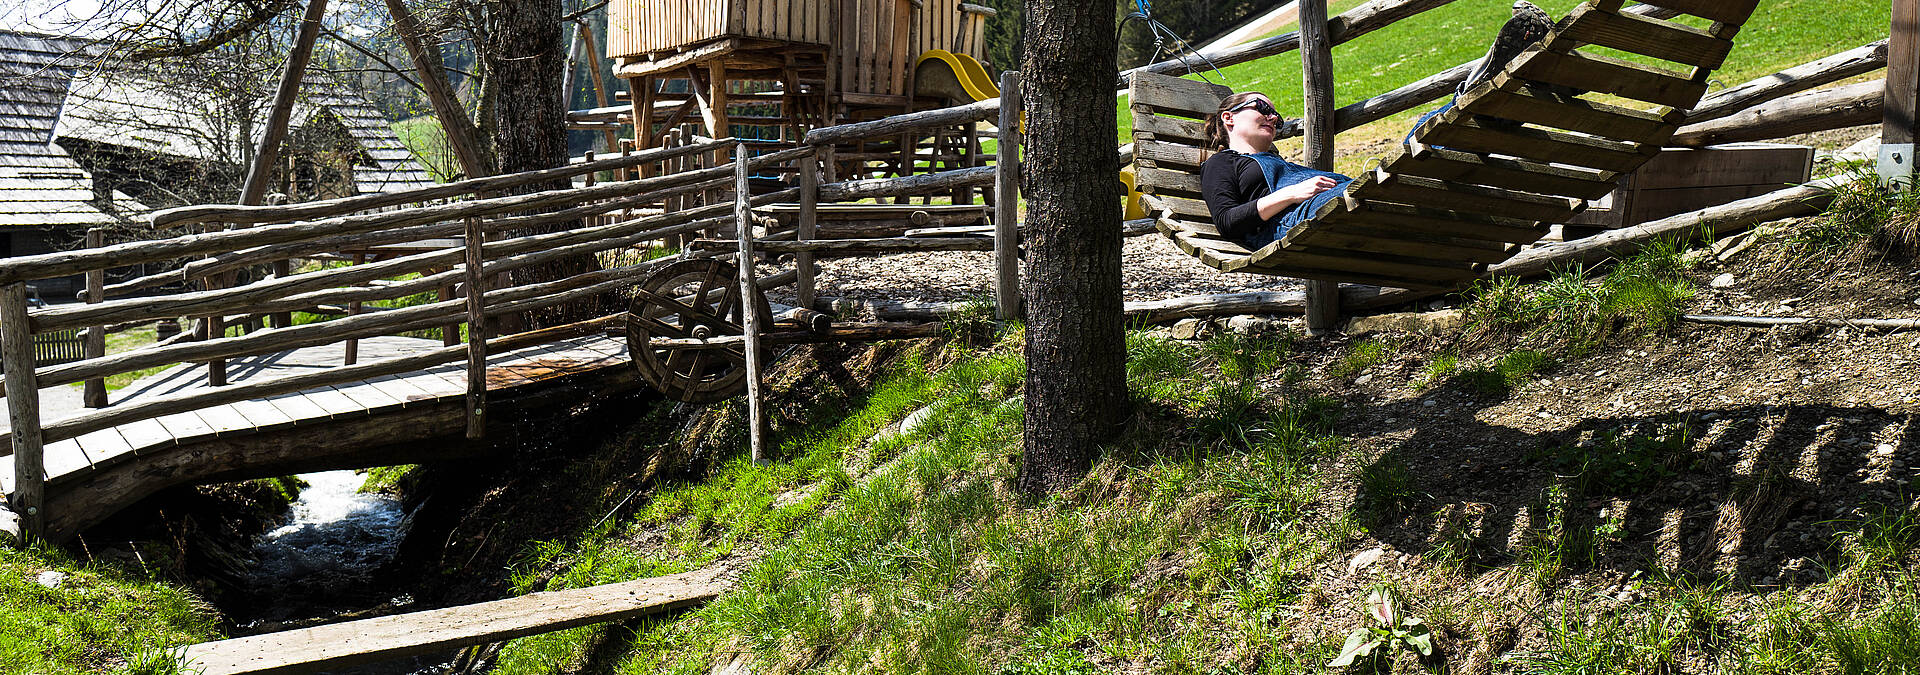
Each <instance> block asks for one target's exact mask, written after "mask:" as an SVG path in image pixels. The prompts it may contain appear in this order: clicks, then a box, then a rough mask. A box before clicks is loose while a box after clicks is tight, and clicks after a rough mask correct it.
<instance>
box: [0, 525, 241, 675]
mask: <svg viewBox="0 0 1920 675" xmlns="http://www.w3.org/2000/svg"><path fill="white" fill-rule="evenodd" d="M45 572H59V573H62V574H64V575H65V577H64V578H63V579H61V580H60V582H59V584H58V585H57V587H55V588H47V587H45V586H42V585H41V584H39V583H37V582H36V579H37V578H38V577H39V576H40V575H41V574H43V573H45ZM214 622H215V619H214V612H213V611H212V609H211V608H209V607H207V606H206V605H205V604H203V603H202V602H201V601H200V600H199V599H197V598H196V597H195V596H194V595H193V594H192V593H191V592H189V591H186V590H183V589H181V588H180V587H178V586H175V585H172V584H169V583H166V582H161V581H155V580H152V579H150V578H148V577H147V575H145V574H143V573H140V572H138V571H130V570H127V569H122V568H120V567H118V566H116V565H111V564H106V563H97V564H85V563H81V562H78V561H75V560H73V559H72V558H70V557H68V556H67V555H65V554H63V553H59V552H55V551H50V550H46V549H33V550H30V551H18V550H13V549H9V548H4V547H0V672H4V673H35V674H36V675H65V674H67V673H76V674H77V673H99V672H107V671H111V670H120V669H127V670H132V671H134V672H140V671H139V669H138V668H137V667H138V666H139V665H141V664H142V663H143V662H146V663H151V662H153V661H154V660H155V657H157V656H158V655H160V653H161V652H160V651H159V648H160V646H175V645H182V644H188V643H193V642H201V641H205V640H210V639H215V638H217V637H219V636H218V634H217V633H216V632H215V627H214Z"/></svg>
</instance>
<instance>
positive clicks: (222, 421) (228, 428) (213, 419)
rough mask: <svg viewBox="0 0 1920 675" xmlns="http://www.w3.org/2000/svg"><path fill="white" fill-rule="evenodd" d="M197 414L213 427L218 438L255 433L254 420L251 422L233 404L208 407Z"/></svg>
mask: <svg viewBox="0 0 1920 675" xmlns="http://www.w3.org/2000/svg"><path fill="white" fill-rule="evenodd" d="M195 412H198V413H200V419H201V420H202V421H204V422H206V423H207V425H208V426H211V427H213V433H214V435H216V436H232V435H234V434H250V433H254V431H255V429H254V426H253V420H249V419H247V416H246V415H242V414H240V411H239V410H235V409H234V407H233V404H231V403H228V404H225V405H216V406H208V407H205V408H201V409H199V410H197V411H195Z"/></svg>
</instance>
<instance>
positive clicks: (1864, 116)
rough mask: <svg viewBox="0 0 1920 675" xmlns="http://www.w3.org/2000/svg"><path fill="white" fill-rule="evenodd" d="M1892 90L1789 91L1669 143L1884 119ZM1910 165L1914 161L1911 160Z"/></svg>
mask: <svg viewBox="0 0 1920 675" xmlns="http://www.w3.org/2000/svg"><path fill="white" fill-rule="evenodd" d="M1887 91H1890V90H1889V89H1888V88H1887V86H1886V83H1885V81H1882V80H1875V81H1871V82H1857V83H1854V84H1848V85H1842V86H1839V87H1834V88H1832V89H1821V90H1818V91H1810V92H1806V93H1803V94H1798V95H1794V96H1789V97H1787V98H1783V99H1780V100H1778V101H1773V102H1771V103H1767V104H1764V105H1761V106H1758V107H1755V108H1749V109H1747V110H1744V111H1741V112H1740V113H1739V114H1736V115H1731V116H1728V117H1722V118H1720V119H1716V120H1710V121H1706V122H1701V123H1699V124H1689V125H1687V126H1684V127H1680V130H1679V131H1676V132H1674V134H1673V138H1672V139H1669V140H1668V141H1667V144H1668V145H1675V146H1701V145H1712V144H1715V143H1736V142H1740V141H1761V140H1767V139H1773V138H1784V137H1787V136H1792V135H1794V134H1804V133H1810V132H1814V131H1825V130H1827V129H1842V128H1846V127H1851V126H1858V125H1862V124H1872V123H1873V122H1874V121H1876V120H1880V119H1882V113H1881V107H1882V104H1881V101H1882V99H1883V98H1884V96H1885V93H1886V92H1887ZM1885 114H1886V115H1888V116H1892V115H1894V114H1895V113H1893V112H1892V111H1888V112H1886V113H1885ZM1907 158H1908V159H1909V160H1911V159H1912V157H1911V156H1908V157H1907ZM1907 164H1908V165H1909V166H1910V165H1911V164H1912V162H1911V161H1909V162H1907Z"/></svg>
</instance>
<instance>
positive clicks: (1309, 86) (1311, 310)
mask: <svg viewBox="0 0 1920 675" xmlns="http://www.w3.org/2000/svg"><path fill="white" fill-rule="evenodd" d="M1299 7H1300V68H1301V71H1302V73H1303V75H1302V85H1301V86H1302V88H1303V89H1304V90H1305V91H1304V93H1305V98H1304V99H1303V100H1304V101H1305V103H1306V106H1305V107H1306V111H1305V112H1306V115H1305V117H1304V118H1303V119H1302V120H1301V128H1302V129H1303V130H1304V131H1305V132H1306V138H1305V139H1304V150H1305V155H1306V157H1305V159H1306V163H1307V166H1308V167H1311V168H1314V169H1319V170H1321V171H1332V170H1333V137H1334V126H1333V124H1334V107H1333V40H1332V37H1331V35H1330V33H1331V32H1332V31H1331V30H1330V28H1329V27H1328V25H1327V0H1299ZM1306 283H1307V289H1306V293H1307V330H1308V331H1310V332H1313V333H1324V332H1329V331H1332V330H1334V327H1335V325H1336V324H1337V323H1338V322H1339V321H1340V284H1339V282H1334V281H1319V280H1312V279H1309V280H1307V282H1306Z"/></svg>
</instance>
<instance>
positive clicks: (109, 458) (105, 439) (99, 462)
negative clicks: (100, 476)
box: [73, 427, 133, 469]
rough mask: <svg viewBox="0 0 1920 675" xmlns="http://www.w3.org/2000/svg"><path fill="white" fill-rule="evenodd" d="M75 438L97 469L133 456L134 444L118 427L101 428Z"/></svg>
mask: <svg viewBox="0 0 1920 675" xmlns="http://www.w3.org/2000/svg"><path fill="white" fill-rule="evenodd" d="M73 440H75V441H77V442H79V443H80V449H81V450H83V451H85V452H86V453H87V459H88V460H90V461H91V462H92V463H93V467H94V468H95V469H99V468H101V467H102V466H103V465H108V464H115V463H118V462H120V461H123V460H125V459H126V458H129V457H132V456H133V444H131V443H128V442H127V439H126V438H125V437H123V436H121V435H120V429H119V428H118V427H115V428H111V429H101V430H99V431H95V432H93V433H90V434H86V435H83V436H81V437H79V438H76V439H73Z"/></svg>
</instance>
